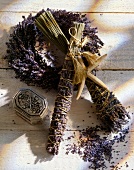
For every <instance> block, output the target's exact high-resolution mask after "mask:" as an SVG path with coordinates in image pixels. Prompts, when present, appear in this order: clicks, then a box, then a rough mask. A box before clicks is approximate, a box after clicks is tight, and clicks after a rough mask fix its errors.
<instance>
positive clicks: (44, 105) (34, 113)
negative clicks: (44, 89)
mask: <svg viewBox="0 0 134 170" xmlns="http://www.w3.org/2000/svg"><path fill="white" fill-rule="evenodd" d="M13 107H14V109H15V110H16V113H17V114H18V115H19V116H21V117H22V118H23V119H25V120H26V121H27V122H29V123H30V124H37V123H39V122H41V121H42V119H43V118H44V117H45V116H46V115H47V112H48V102H47V100H46V98H44V97H43V96H41V95H39V94H37V93H36V92H35V91H33V90H31V89H27V88H26V89H24V88H23V89H20V90H19V91H18V92H17V93H16V94H15V96H14V98H13Z"/></svg>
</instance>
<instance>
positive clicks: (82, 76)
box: [67, 28, 107, 99]
mask: <svg viewBox="0 0 134 170" xmlns="http://www.w3.org/2000/svg"><path fill="white" fill-rule="evenodd" d="M71 29H74V30H73V31H74V35H73V34H72V33H71ZM75 33H76V30H75V28H70V29H69V34H70V35H71V41H70V44H69V52H68V54H67V56H68V57H71V59H72V60H73V64H74V70H75V75H74V80H73V83H74V84H80V85H79V89H78V93H77V97H76V99H79V97H80V95H81V93H82V90H83V88H84V85H85V80H86V78H87V77H88V78H90V79H91V80H92V81H94V82H95V83H96V84H98V85H100V86H101V87H103V88H105V89H107V86H106V85H105V84H104V83H103V82H102V81H101V80H100V79H98V78H97V77H96V76H94V75H93V74H92V73H91V71H92V70H93V69H94V68H95V67H97V66H98V65H99V63H100V62H101V61H102V60H103V59H104V58H105V57H106V54H105V55H103V56H101V57H99V56H97V55H95V54H92V53H90V52H89V51H84V52H80V48H81V47H83V46H84V45H85V44H86V43H87V42H88V41H89V40H88V38H87V37H85V38H84V39H83V40H82V41H79V40H78V39H77V38H76V37H75ZM74 46H75V48H76V46H77V47H78V48H76V49H78V50H75V52H74V50H73V49H74ZM82 56H83V57H85V58H86V60H87V62H88V66H87V67H86V66H85V64H84V62H83V59H82Z"/></svg>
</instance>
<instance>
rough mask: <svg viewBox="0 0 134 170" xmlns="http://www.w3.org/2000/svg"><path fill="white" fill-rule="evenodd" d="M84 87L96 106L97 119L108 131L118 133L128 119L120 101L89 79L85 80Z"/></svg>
mask: <svg viewBox="0 0 134 170" xmlns="http://www.w3.org/2000/svg"><path fill="white" fill-rule="evenodd" d="M86 86H87V88H88V90H89V92H90V94H91V97H92V100H93V102H94V103H95V105H96V111H97V116H98V118H99V119H101V120H102V121H103V122H104V123H105V125H106V127H107V128H108V129H109V130H110V131H115V132H118V131H120V130H121V129H122V126H123V125H125V124H126V123H127V122H128V119H129V118H130V117H129V114H128V112H127V111H126V110H125V108H124V107H123V106H122V104H121V103H120V101H119V100H118V99H117V98H116V97H115V95H114V94H113V92H110V91H109V90H108V89H105V88H103V87H100V86H99V85H97V84H96V83H94V82H93V81H92V80H90V79H89V78H87V79H86Z"/></svg>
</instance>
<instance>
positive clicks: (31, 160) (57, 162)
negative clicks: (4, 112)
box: [0, 130, 134, 170]
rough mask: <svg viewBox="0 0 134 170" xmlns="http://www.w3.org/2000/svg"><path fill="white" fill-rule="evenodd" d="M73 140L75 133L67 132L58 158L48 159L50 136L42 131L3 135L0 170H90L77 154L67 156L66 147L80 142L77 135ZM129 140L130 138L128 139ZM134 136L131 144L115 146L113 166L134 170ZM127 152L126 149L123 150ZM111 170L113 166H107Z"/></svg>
mask: <svg viewBox="0 0 134 170" xmlns="http://www.w3.org/2000/svg"><path fill="white" fill-rule="evenodd" d="M75 133H76V135H75V137H74V139H72V140H66V139H67V137H68V136H70V135H72V134H73V133H72V132H66V134H65V136H64V141H62V142H61V145H60V150H59V154H58V155H57V156H52V155H49V154H48V153H47V152H46V143H47V136H48V132H46V131H44V132H40V131H33V132H32V131H4V130H3V131H0V135H1V136H2V137H1V138H0V147H1V152H0V165H1V170H4V169H6V170H9V169H10V170H18V169H31V170H36V169H40V170H44V169H50V170H63V168H64V169H65V170H68V169H74V170H83V169H88V166H89V163H88V162H84V161H83V160H82V159H81V158H80V157H79V156H78V155H77V154H71V153H70V154H68V155H66V154H65V152H66V148H67V147H66V145H67V144H73V143H76V142H77V138H78V134H77V132H75ZM129 136H130V138H129ZM133 136H134V134H133V132H131V134H129V135H128V136H127V139H126V140H128V143H127V145H125V143H124V142H122V143H118V144H115V145H114V147H113V149H115V152H113V153H112V155H113V159H112V160H111V162H114V164H113V165H117V167H118V168H119V167H120V168H121V170H124V169H125V168H126V162H127V164H128V165H129V168H130V169H132V168H133V159H134V153H133V149H134V145H133V143H134V138H133ZM122 148H124V149H122ZM22 162H23V163H22ZM106 165H107V167H108V168H109V169H111V168H110V164H109V163H108V162H106Z"/></svg>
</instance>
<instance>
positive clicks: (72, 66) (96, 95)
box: [35, 10, 129, 154]
mask: <svg viewBox="0 0 134 170" xmlns="http://www.w3.org/2000/svg"><path fill="white" fill-rule="evenodd" d="M35 24H36V25H37V27H38V28H39V29H40V30H41V31H42V33H43V34H44V36H45V37H46V38H47V39H48V40H49V41H50V42H52V43H55V44H56V46H57V47H58V48H59V50H61V51H62V52H64V53H65V54H66V57H65V61H64V64H63V68H62V71H61V75H60V82H59V86H58V95H57V97H56V100H55V108H54V113H53V115H52V121H51V126H50V129H49V137H48V145H47V151H48V152H50V153H52V154H58V150H59V145H60V142H61V140H62V135H63V133H64V130H65V127H66V121H67V115H66V114H67V113H68V112H69V110H70V107H71V99H72V96H73V86H74V84H78V85H79V89H78V94H77V98H79V96H80V94H81V92H82V89H83V86H84V84H85V83H86V86H87V88H88V90H89V92H90V94H91V97H92V100H93V102H94V103H95V105H96V110H97V114H98V117H99V118H100V119H101V120H102V121H103V122H104V123H105V124H106V125H107V128H108V129H109V130H112V131H117V132H118V131H120V130H121V128H122V125H124V124H126V123H127V122H128V118H129V115H128V113H127V112H126V110H125V108H124V107H123V106H122V104H121V103H120V102H119V100H118V99H117V98H116V97H115V96H114V94H113V93H112V92H110V91H109V90H108V88H107V87H106V85H105V84H104V83H103V82H102V81H101V80H99V79H98V78H97V77H95V76H94V75H93V74H92V70H93V69H94V68H95V67H96V66H97V65H98V64H99V63H100V62H101V61H102V60H103V59H104V58H105V57H106V55H104V56H101V57H100V56H97V55H95V54H92V53H91V52H89V51H82V50H81V49H82V48H83V47H84V46H85V44H87V43H88V41H90V40H89V39H88V38H89V37H86V38H85V39H82V32H83V30H84V24H83V23H74V26H73V27H72V28H70V29H69V34H70V36H71V38H70V41H68V39H67V38H66V36H65V35H64V34H63V32H62V30H61V29H60V27H59V25H58V24H57V22H56V21H55V19H54V17H53V15H52V14H51V12H50V11H49V10H48V11H45V12H44V13H41V14H40V15H38V16H37V18H36V20H35ZM83 59H84V60H83Z"/></svg>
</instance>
